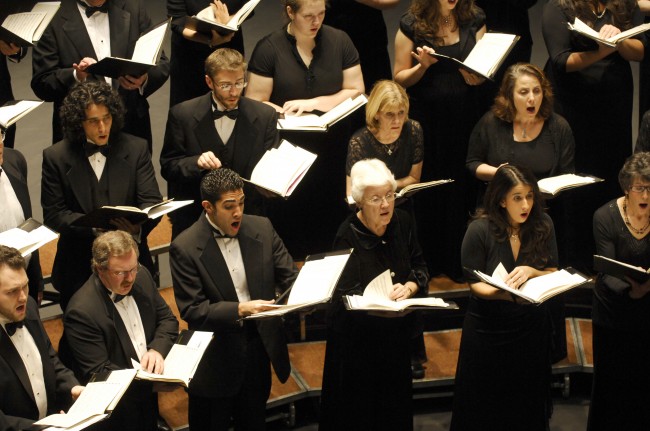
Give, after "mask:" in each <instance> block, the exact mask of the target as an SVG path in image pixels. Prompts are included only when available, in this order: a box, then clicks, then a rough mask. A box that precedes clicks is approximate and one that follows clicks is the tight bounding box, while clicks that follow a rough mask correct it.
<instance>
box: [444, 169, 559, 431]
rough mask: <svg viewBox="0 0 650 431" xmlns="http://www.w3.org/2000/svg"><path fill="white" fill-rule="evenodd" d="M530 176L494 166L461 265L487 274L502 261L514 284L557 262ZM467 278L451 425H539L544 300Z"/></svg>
mask: <svg viewBox="0 0 650 431" xmlns="http://www.w3.org/2000/svg"><path fill="white" fill-rule="evenodd" d="M543 208H544V204H543V202H542V200H541V195H540V192H539V189H538V187H537V180H536V179H535V177H534V176H533V175H532V174H531V173H530V171H528V170H525V169H523V168H522V169H519V168H517V167H515V166H512V165H505V166H502V167H500V168H499V169H498V170H497V172H496V173H495V175H494V178H493V179H492V181H491V182H490V184H489V185H488V188H487V192H486V194H485V198H484V206H483V208H482V209H480V210H479V211H478V214H477V216H476V218H475V219H474V221H472V223H471V224H470V225H469V227H468V229H467V233H466V234H465V238H464V240H463V246H462V263H463V267H465V268H469V269H476V270H479V271H481V272H483V273H486V274H492V273H493V272H494V269H495V268H496V267H497V266H498V265H499V263H502V264H503V266H504V267H505V269H506V270H507V271H508V277H507V278H506V279H505V281H506V283H507V284H508V285H509V286H511V287H513V288H518V287H519V286H521V285H522V284H523V283H524V282H526V280H528V279H529V278H533V277H537V276H540V275H543V274H547V273H550V272H553V271H555V270H556V268H557V248H556V245H555V233H554V230H553V222H552V221H551V218H550V217H549V216H548V215H546V214H545V213H544V209H543ZM468 277H469V278H470V280H469V282H470V288H471V296H470V300H469V305H468V310H467V313H466V314H465V321H464V324H463V335H462V338H461V343H460V354H459V358H458V367H457V371H456V387H455V390H454V404H453V411H452V419H451V430H452V431H454V430H462V431H469V430H481V431H483V430H521V431H535V430H539V431H546V430H547V429H548V419H549V416H550V411H551V409H550V407H551V406H550V394H549V389H550V386H549V385H550V377H551V363H550V357H549V354H550V332H549V316H548V312H547V308H546V305H545V304H541V305H539V306H533V305H530V304H529V303H526V304H524V303H522V300H520V299H517V297H516V296H514V295H512V296H511V295H510V294H509V293H507V292H505V291H503V290H500V289H497V288H494V287H492V286H490V285H488V284H486V283H483V282H480V281H479V280H478V279H477V278H476V277H473V276H471V275H469V274H468Z"/></svg>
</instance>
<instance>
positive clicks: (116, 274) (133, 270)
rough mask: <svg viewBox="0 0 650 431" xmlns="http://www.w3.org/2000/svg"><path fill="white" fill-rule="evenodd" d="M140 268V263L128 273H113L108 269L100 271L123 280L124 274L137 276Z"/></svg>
mask: <svg viewBox="0 0 650 431" xmlns="http://www.w3.org/2000/svg"><path fill="white" fill-rule="evenodd" d="M141 268H142V265H141V264H140V262H138V264H137V265H136V266H135V267H133V268H131V269H129V270H128V271H113V270H111V269H109V268H102V269H103V270H104V271H107V272H108V273H109V274H111V275H112V276H114V277H116V278H125V277H126V274H130V275H132V276H134V277H135V276H136V275H138V271H140V269H141Z"/></svg>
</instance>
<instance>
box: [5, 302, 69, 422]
mask: <svg viewBox="0 0 650 431" xmlns="http://www.w3.org/2000/svg"><path fill="white" fill-rule="evenodd" d="M27 301H28V302H27V316H26V317H25V321H24V322H25V327H26V328H27V329H28V330H29V333H30V334H31V335H32V337H33V338H34V342H35V343H36V347H37V348H38V351H39V353H40V355H41V360H42V362H43V377H44V379H45V389H46V391H47V410H48V411H47V413H48V414H53V413H58V411H59V410H60V409H67V408H68V407H69V405H70V403H71V401H72V399H71V395H70V390H71V389H72V388H73V387H74V386H76V385H78V384H79V383H78V382H77V379H75V377H74V375H73V373H72V371H70V370H69V369H67V368H66V367H65V366H64V365H63V364H62V363H61V361H59V358H58V357H57V355H56V352H55V351H54V348H53V347H52V344H51V343H50V339H49V338H48V337H47V333H46V332H45V329H44V328H43V325H42V324H41V318H40V316H39V315H38V305H36V302H35V301H34V300H33V299H32V298H29V299H28V300H27ZM0 388H1V389H2V390H0V412H1V413H3V414H4V416H5V419H6V422H7V423H8V424H9V425H10V426H11V427H14V428H15V429H19V430H20V429H23V428H25V427H27V426H29V425H30V424H32V423H33V422H34V421H36V420H38V408H37V407H36V402H35V401H34V394H33V392H32V386H31V384H30V383H29V376H28V375H27V370H26V368H25V365H24V363H23V361H22V359H21V358H20V355H19V354H18V351H17V350H16V348H15V347H14V345H13V343H12V342H11V339H10V338H9V336H8V335H7V333H6V332H5V331H4V330H2V329H0Z"/></svg>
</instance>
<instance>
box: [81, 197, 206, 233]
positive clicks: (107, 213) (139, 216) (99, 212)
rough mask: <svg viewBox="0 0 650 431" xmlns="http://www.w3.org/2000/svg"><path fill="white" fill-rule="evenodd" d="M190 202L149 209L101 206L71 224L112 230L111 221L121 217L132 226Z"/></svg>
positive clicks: (169, 200) (160, 203)
mask: <svg viewBox="0 0 650 431" xmlns="http://www.w3.org/2000/svg"><path fill="white" fill-rule="evenodd" d="M192 202H194V201H192V200H188V201H175V200H174V199H173V198H172V199H167V200H164V201H162V202H159V203H157V204H154V205H152V206H150V207H147V208H144V209H140V208H137V207H129V206H109V205H106V206H103V207H101V208H96V209H95V210H93V211H91V212H90V213H88V214H86V215H84V216H82V217H79V218H78V219H76V220H75V221H74V222H73V223H72V224H73V225H74V226H84V227H95V228H101V229H114V228H115V226H113V225H112V224H111V220H113V219H116V218H119V217H123V218H125V219H127V220H128V221H130V222H131V223H133V224H137V223H142V222H144V221H146V220H147V219H155V218H158V217H162V216H163V215H164V214H167V213H170V212H172V211H175V210H177V209H179V208H181V207H184V206H186V205H189V204H191V203H192Z"/></svg>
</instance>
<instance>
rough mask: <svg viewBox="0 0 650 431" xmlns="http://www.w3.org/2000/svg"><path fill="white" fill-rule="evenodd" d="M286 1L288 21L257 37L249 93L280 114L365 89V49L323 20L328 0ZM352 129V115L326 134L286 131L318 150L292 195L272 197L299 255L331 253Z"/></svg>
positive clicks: (326, 105) (274, 214)
mask: <svg viewBox="0 0 650 431" xmlns="http://www.w3.org/2000/svg"><path fill="white" fill-rule="evenodd" d="M284 4H285V11H286V14H287V17H288V19H289V23H288V24H287V25H286V26H284V27H283V28H282V29H280V30H278V31H275V32H273V33H271V34H269V35H267V36H265V37H264V38H262V39H261V40H260V41H259V42H258V43H257V46H256V47H255V50H254V51H253V56H252V57H251V61H250V63H249V65H248V70H249V84H248V88H247V90H246V96H247V97H250V98H251V99H255V100H259V101H262V102H266V103H268V104H269V105H271V106H273V107H274V108H275V109H276V110H277V111H278V112H279V113H281V114H295V115H300V114H301V113H303V112H315V111H318V112H327V111H329V110H330V109H332V108H333V107H335V106H336V105H338V104H339V103H341V102H343V101H344V100H346V99H347V98H350V97H355V96H357V95H358V94H360V93H363V92H364V91H365V90H364V86H363V77H362V75H361V67H360V66H359V54H358V53H357V50H356V49H355V47H354V45H353V44H352V41H350V38H349V37H348V36H347V35H346V34H345V33H344V32H342V31H341V30H337V29H334V28H332V27H329V26H326V25H323V18H324V16H325V0H284ZM350 135H351V131H350V126H349V123H348V122H347V121H346V119H343V120H341V121H339V122H338V123H336V124H335V125H334V126H333V127H330V129H329V130H328V131H327V133H319V132H281V134H280V137H281V138H283V139H286V140H287V141H289V142H291V143H293V144H295V145H298V146H300V147H303V148H305V149H306V150H309V151H311V152H313V153H316V154H317V155H318V158H317V159H316V161H315V162H314V164H313V165H312V166H311V168H310V169H309V172H307V174H306V176H305V177H304V179H303V180H302V182H301V183H300V185H299V186H298V188H297V189H296V191H295V192H294V193H293V194H292V195H291V197H290V198H289V199H288V200H286V201H284V202H274V203H273V202H272V203H270V209H269V216H270V218H271V220H272V221H273V226H274V227H275V229H276V230H277V231H278V234H279V235H280V236H281V237H282V239H283V241H284V243H285V245H286V246H287V248H288V249H289V252H290V253H291V255H292V256H293V258H294V259H297V260H300V259H303V258H304V257H305V255H307V254H310V253H319V252H324V251H327V250H328V249H329V248H330V246H331V241H332V238H333V237H334V235H335V233H336V229H337V226H338V220H341V219H343V218H344V217H345V214H346V213H347V208H346V206H345V196H344V193H345V184H344V178H345V154H346V145H345V143H346V142H347V141H348V139H349V137H350ZM296 214H301V217H296ZM315 227H316V229H315Z"/></svg>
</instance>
